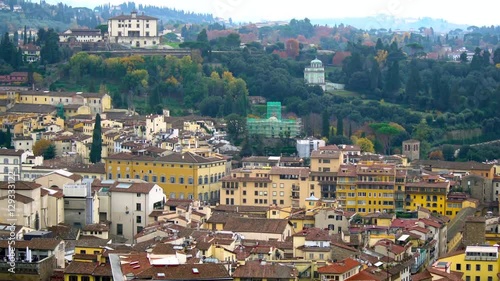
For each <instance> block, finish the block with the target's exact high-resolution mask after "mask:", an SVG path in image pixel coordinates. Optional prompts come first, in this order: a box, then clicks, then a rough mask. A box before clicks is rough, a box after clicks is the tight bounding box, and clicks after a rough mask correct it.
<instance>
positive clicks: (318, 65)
mask: <svg viewBox="0 0 500 281" xmlns="http://www.w3.org/2000/svg"><path fill="white" fill-rule="evenodd" d="M304 79H305V80H306V83H307V84H309V85H310V86H320V87H321V88H322V89H323V91H324V90H325V89H326V83H325V68H324V67H323V63H322V62H321V61H320V60H319V59H314V60H312V61H311V65H310V66H309V67H306V68H305V69H304Z"/></svg>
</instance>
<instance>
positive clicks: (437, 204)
mask: <svg viewBox="0 0 500 281" xmlns="http://www.w3.org/2000/svg"><path fill="white" fill-rule="evenodd" d="M449 191H450V182H449V181H435V180H432V179H424V180H423V181H420V182H408V183H406V210H407V211H415V210H417V209H418V208H419V207H424V208H426V209H428V210H429V211H431V212H432V213H437V214H440V215H445V214H446V207H447V202H446V196H447V195H448V192H449Z"/></svg>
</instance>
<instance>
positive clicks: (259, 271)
mask: <svg viewBox="0 0 500 281" xmlns="http://www.w3.org/2000/svg"><path fill="white" fill-rule="evenodd" d="M233 277H235V278H268V279H269V278H275V279H285V280H289V279H295V278H296V277H297V271H296V270H295V268H293V267H289V266H286V265H283V264H279V263H274V264H271V263H265V264H261V263H260V262H258V261H247V262H246V263H245V265H242V266H239V267H238V268H236V270H235V271H234V273H233Z"/></svg>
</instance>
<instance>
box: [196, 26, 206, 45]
mask: <svg viewBox="0 0 500 281" xmlns="http://www.w3.org/2000/svg"><path fill="white" fill-rule="evenodd" d="M196 41H198V42H205V43H208V35H207V30H206V29H205V28H203V29H202V30H201V31H200V33H198V36H197V37H196Z"/></svg>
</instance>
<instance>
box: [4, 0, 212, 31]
mask: <svg viewBox="0 0 500 281" xmlns="http://www.w3.org/2000/svg"><path fill="white" fill-rule="evenodd" d="M4 2H5V1H4ZM14 3H19V4H15V5H12V8H10V7H7V8H5V7H4V9H2V10H0V34H3V33H4V32H13V31H15V30H22V29H23V28H24V26H26V27H27V28H28V29H35V30H36V29H39V28H41V27H43V28H47V27H48V28H54V29H55V30H57V31H60V32H62V31H64V30H65V29H67V28H76V27H89V28H94V27H96V26H97V25H99V24H100V23H106V21H107V19H108V18H109V17H112V16H116V15H120V14H122V13H130V12H131V11H132V10H136V11H138V12H144V13H145V14H147V15H150V16H153V17H157V18H159V19H160V20H161V21H162V22H163V23H167V22H182V23H205V22H206V23H211V22H213V16H212V15H211V14H196V13H192V12H186V11H183V10H176V9H170V8H166V7H157V6H150V5H142V4H140V5H137V6H136V4H135V3H134V2H128V3H123V4H121V5H115V6H110V5H109V4H107V5H102V6H98V7H96V8H95V9H89V8H86V7H72V6H69V5H66V4H63V3H59V4H57V5H50V4H47V3H44V2H42V3H41V4H40V3H38V1H37V2H27V1H17V2H16V1H15V0H14Z"/></svg>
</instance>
